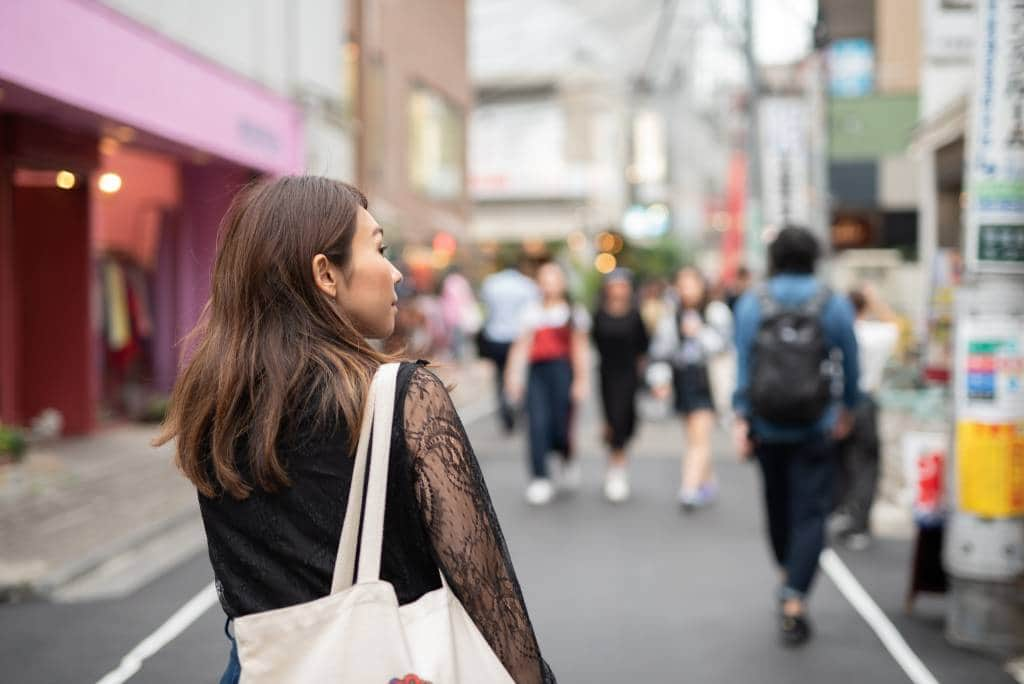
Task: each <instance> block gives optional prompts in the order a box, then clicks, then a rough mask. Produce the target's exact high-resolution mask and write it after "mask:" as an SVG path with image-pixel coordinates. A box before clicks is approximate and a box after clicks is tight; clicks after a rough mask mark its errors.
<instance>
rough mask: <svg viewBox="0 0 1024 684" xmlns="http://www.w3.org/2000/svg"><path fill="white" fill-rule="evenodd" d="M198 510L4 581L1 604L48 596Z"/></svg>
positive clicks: (179, 513)
mask: <svg viewBox="0 0 1024 684" xmlns="http://www.w3.org/2000/svg"><path fill="white" fill-rule="evenodd" d="M198 513H199V510H198V508H197V507H196V506H193V505H190V506H188V507H187V508H183V509H182V510H180V511H177V512H175V513H172V514H171V515H169V516H167V517H165V518H162V519H160V520H157V521H154V522H153V523H151V524H149V525H147V526H146V527H144V528H142V529H141V530H138V531H137V532H135V533H133V534H130V535H127V536H125V537H123V538H121V539H116V540H114V541H112V542H110V543H109V544H106V545H104V546H101V547H99V548H97V549H95V550H93V551H92V552H90V553H88V554H86V555H85V556H83V557H81V558H78V559H76V560H73V561H70V562H68V563H65V564H64V565H62V566H61V567H58V568H55V569H53V570H51V571H49V572H47V573H46V574H44V575H42V576H41V577H39V578H36V579H29V580H25V581H23V582H14V583H10V584H0V603H18V602H22V601H31V600H40V599H47V598H49V597H50V595H51V594H52V593H53V592H54V591H56V590H57V589H59V588H60V587H62V586H64V585H66V584H68V583H69V582H71V581H73V580H76V579H78V578H79V577H81V576H83V575H85V574H87V573H89V572H92V571H93V570H95V569H96V568H98V567H99V566H101V565H103V564H104V563H106V562H107V561H108V560H110V559H111V558H113V557H115V556H119V555H121V554H122V553H124V552H126V551H129V550H131V549H133V548H136V547H138V546H141V545H143V544H145V543H146V542H148V541H151V540H152V539H154V538H155V537H158V536H160V535H162V534H163V533H165V532H167V531H168V530H170V529H172V528H175V527H177V526H178V525H180V524H182V523H184V522H185V521H186V520H188V519H190V518H192V517H193V516H195V515H198Z"/></svg>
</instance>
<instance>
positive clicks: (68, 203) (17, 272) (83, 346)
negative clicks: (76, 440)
mask: <svg viewBox="0 0 1024 684" xmlns="http://www.w3.org/2000/svg"><path fill="white" fill-rule="evenodd" d="M59 172H60V170H58V169H54V170H36V169H24V168H17V169H15V170H14V178H13V180H14V183H13V192H12V197H11V199H12V202H11V208H12V222H11V223H12V227H13V235H12V240H11V246H12V252H13V254H12V256H13V259H12V260H11V263H12V265H13V269H14V281H15V282H16V283H17V284H18V287H17V288H15V291H14V293H13V295H14V301H13V308H14V312H15V314H14V317H13V319H14V322H15V326H16V330H15V333H14V339H15V340H16V353H15V359H16V366H15V367H16V380H15V406H16V415H17V420H18V421H19V422H21V423H29V422H31V421H32V420H33V419H35V418H37V417H39V416H40V415H41V414H42V413H43V412H44V411H46V410H47V409H54V410H56V411H58V412H59V413H60V415H61V416H62V418H63V431H64V433H65V434H81V433H84V432H88V431H89V430H90V429H91V428H92V427H93V424H94V422H95V415H94V414H95V411H94V408H95V399H94V397H95V387H94V386H93V377H94V374H93V370H92V369H93V358H92V355H93V345H92V338H91V335H90V334H89V331H90V329H91V328H92V324H91V321H90V315H89V311H90V304H89V294H90V289H89V287H88V284H89V283H90V282H91V280H92V269H91V265H90V262H91V260H90V253H89V193H88V191H87V189H86V187H85V184H84V182H83V180H77V182H76V179H74V178H73V174H69V176H66V177H65V180H66V182H65V183H64V184H65V185H67V184H70V183H74V185H73V186H72V187H70V188H69V189H62V188H60V187H58V186H57V184H56V181H55V179H56V178H57V175H58V173H59ZM65 173H67V172H65Z"/></svg>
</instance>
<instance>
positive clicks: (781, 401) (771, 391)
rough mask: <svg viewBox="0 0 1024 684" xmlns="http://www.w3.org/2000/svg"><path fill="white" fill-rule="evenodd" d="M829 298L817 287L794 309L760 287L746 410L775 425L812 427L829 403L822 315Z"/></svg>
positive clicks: (827, 347) (765, 284)
mask: <svg viewBox="0 0 1024 684" xmlns="http://www.w3.org/2000/svg"><path fill="white" fill-rule="evenodd" d="M831 297H832V292H831V290H829V289H828V288H827V287H820V288H819V289H818V292H816V293H815V294H814V296H812V297H811V298H810V299H808V300H807V301H806V302H804V303H803V304H801V305H800V306H797V307H786V306H783V305H782V304H780V303H779V302H778V301H777V300H776V299H775V298H774V297H772V295H771V293H770V292H769V290H768V284H767V283H764V284H763V285H761V286H760V287H759V288H758V289H757V299H758V302H759V303H760V306H761V323H760V325H759V326H758V330H757V337H756V338H754V347H753V351H752V354H751V361H752V369H751V374H750V406H751V409H752V410H753V413H754V415H755V416H758V417H759V418H763V419H764V420H767V421H769V422H772V423H775V424H777V425H789V426H794V427H796V426H806V425H813V424H814V423H816V422H817V421H818V419H820V418H821V417H822V415H824V413H825V410H826V409H827V408H828V406H829V403H830V401H831V399H832V376H831V373H830V371H829V363H828V360H829V345H828V341H827V340H826V339H825V330H824V328H823V327H822V324H821V315H822V312H823V311H824V310H825V306H826V305H827V304H828V301H829V299H830V298H831Z"/></svg>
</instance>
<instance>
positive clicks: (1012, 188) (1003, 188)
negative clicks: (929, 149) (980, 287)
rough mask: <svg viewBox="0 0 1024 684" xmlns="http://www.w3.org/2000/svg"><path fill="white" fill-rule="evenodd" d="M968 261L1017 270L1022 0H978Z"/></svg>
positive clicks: (1021, 253)
mask: <svg viewBox="0 0 1024 684" xmlns="http://www.w3.org/2000/svg"><path fill="white" fill-rule="evenodd" d="M978 16H979V20H980V33H979V40H978V43H977V45H976V50H975V74H976V84H977V85H976V87H975V89H974V100H973V102H972V107H973V108H974V111H973V112H972V117H971V131H970V139H969V149H968V158H967V162H966V165H967V169H966V171H967V193H968V201H969V203H968V211H967V244H966V245H965V252H966V254H965V256H966V257H967V268H968V270H969V271H971V272H974V273H1024V0H979V3H978Z"/></svg>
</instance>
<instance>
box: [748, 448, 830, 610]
mask: <svg viewBox="0 0 1024 684" xmlns="http://www.w3.org/2000/svg"><path fill="white" fill-rule="evenodd" d="M754 451H755V454H756V455H757V460H758V462H759V463H760V464H761V471H762V474H763V475H764V499H765V510H766V512H767V518H768V536H769V538H770V540H771V546H772V551H773V552H774V554H775V560H776V561H777V562H778V564H779V566H780V567H781V568H782V569H783V570H785V571H786V581H785V584H784V586H783V588H782V591H781V592H780V596H783V597H786V598H800V597H803V596H804V595H805V594H807V592H808V591H810V588H811V585H812V584H813V582H814V576H815V574H816V573H817V570H818V556H820V555H821V551H822V549H823V548H824V547H825V518H826V517H827V516H828V514H829V512H830V511H831V508H832V500H833V496H834V492H835V474H836V450H835V444H834V443H833V442H831V441H830V440H815V441H809V442H801V443H797V444H778V443H774V444H773V443H759V444H755V447H754Z"/></svg>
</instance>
